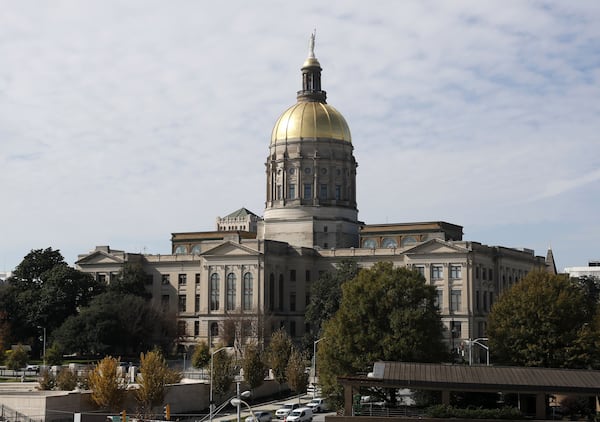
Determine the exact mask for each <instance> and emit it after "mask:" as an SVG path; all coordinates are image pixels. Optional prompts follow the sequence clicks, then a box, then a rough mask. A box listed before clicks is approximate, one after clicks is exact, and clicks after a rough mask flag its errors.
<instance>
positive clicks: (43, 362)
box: [38, 325, 46, 366]
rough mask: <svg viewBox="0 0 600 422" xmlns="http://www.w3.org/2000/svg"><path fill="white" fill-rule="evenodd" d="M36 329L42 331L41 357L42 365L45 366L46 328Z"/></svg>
mask: <svg viewBox="0 0 600 422" xmlns="http://www.w3.org/2000/svg"><path fill="white" fill-rule="evenodd" d="M38 328H41V329H42V330H44V337H43V349H42V350H43V355H42V365H43V366H46V327H41V326H39V325H38Z"/></svg>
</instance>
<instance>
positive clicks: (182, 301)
mask: <svg viewBox="0 0 600 422" xmlns="http://www.w3.org/2000/svg"><path fill="white" fill-rule="evenodd" d="M186 302H187V300H186V297H185V295H179V307H178V309H179V312H185V311H186Z"/></svg>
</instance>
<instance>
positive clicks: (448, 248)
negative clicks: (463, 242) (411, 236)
mask: <svg viewBox="0 0 600 422" xmlns="http://www.w3.org/2000/svg"><path fill="white" fill-rule="evenodd" d="M466 252H468V250H467V249H466V248H464V247H462V246H458V245H455V244H453V243H450V242H446V241H444V240H441V239H431V240H428V241H426V242H423V243H420V244H418V245H416V246H414V247H412V248H410V249H407V250H406V251H404V253H405V254H407V255H413V254H444V253H466Z"/></svg>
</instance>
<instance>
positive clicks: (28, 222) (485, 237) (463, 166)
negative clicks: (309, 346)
mask: <svg viewBox="0 0 600 422" xmlns="http://www.w3.org/2000/svg"><path fill="white" fill-rule="evenodd" d="M0 8H1V9H0V10H2V13H1V14H0V58H1V59H0V145H1V146H2V147H1V148H0V165H1V166H2V172H1V173H0V186H1V187H2V191H1V192H2V207H1V208H0V222H1V223H0V224H1V226H0V239H1V242H0V271H2V270H11V269H12V268H13V267H14V266H15V265H17V264H18V263H19V262H20V261H21V259H22V258H23V256H24V255H26V254H27V253H28V252H29V251H30V250H31V249H38V248H46V247H49V246H51V247H53V248H55V249H60V250H61V252H62V253H63V255H64V256H65V259H66V260H67V261H68V262H69V263H71V264H72V263H73V262H74V261H75V260H76V257H77V254H81V253H85V252H87V251H89V250H92V249H93V248H94V247H95V246H96V245H110V246H111V247H113V248H116V249H124V250H127V251H130V252H144V251H145V252H148V253H168V252H169V251H170V243H169V240H170V236H171V233H173V232H185V231H197V230H212V229H214V227H215V218H216V217H217V216H219V215H221V216H222V215H226V214H228V213H230V212H231V211H234V210H236V209H238V208H240V207H242V206H244V207H246V208H249V209H251V210H253V211H254V212H256V213H257V214H262V212H263V208H264V200H265V197H264V195H265V188H264V186H265V173H264V162H265V160H266V157H267V154H268V144H269V140H270V133H271V129H272V127H273V124H274V123H275V121H276V120H277V118H278V117H279V115H280V113H281V112H283V111H284V110H285V109H286V108H287V107H288V106H290V105H292V104H293V103H294V102H295V94H296V91H297V90H298V89H300V81H301V79H300V66H301V65H302V63H303V61H304V59H305V57H306V55H307V53H308V38H309V34H310V33H311V32H312V31H313V29H314V28H316V31H317V39H316V48H315V52H316V56H317V57H318V58H319V60H320V62H321V65H322V66H323V88H324V89H325V90H326V91H327V92H328V102H329V103H330V104H332V105H333V106H334V107H336V108H337V109H338V110H339V111H341V112H342V113H343V114H344V116H345V117H346V120H347V121H348V123H349V125H350V128H351V130H352V136H353V142H354V146H355V156H356V159H357V161H358V163H359V168H358V176H357V180H358V189H357V195H358V204H359V217H360V219H361V220H362V221H365V222H366V223H386V222H388V223H392V222H408V221H431V220H435V221H448V222H451V223H455V224H460V225H462V226H464V232H465V239H467V240H473V241H479V242H482V243H485V244H489V245H503V246H509V247H527V248H531V249H534V250H535V251H536V254H538V255H545V254H546V250H547V248H548V247H550V246H551V247H552V249H553V251H554V255H555V257H556V260H557V265H558V267H559V269H562V268H564V267H565V266H574V265H585V264H586V263H587V261H588V260H591V259H600V250H599V247H598V244H599V240H600V225H599V223H598V216H599V215H600V100H599V98H600V25H598V22H600V2H598V1H597V0H590V1H570V2H548V1H506V0H502V1H500V0H499V1H485V2H481V1H475V0H473V1H378V2H376V3H367V2H364V1H330V2H320V1H312V0H308V1H303V2H277V1H256V2H242V1H231V2H221V3H208V2H201V1H191V0H190V1H184V0H176V1H169V2H167V1H152V0H144V1H142V0H129V1H116V0H103V1H87V2H81V1H77V0H63V1H53V2H38V1H33V0H20V1H8V0H0Z"/></svg>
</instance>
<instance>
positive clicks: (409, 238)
mask: <svg viewBox="0 0 600 422" xmlns="http://www.w3.org/2000/svg"><path fill="white" fill-rule="evenodd" d="M401 243H402V246H408V245H412V244H413V243H417V239H415V238H414V237H412V236H405V237H403V238H402V241H401Z"/></svg>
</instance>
